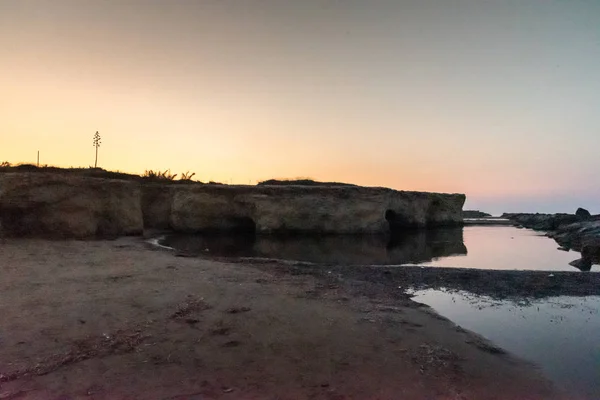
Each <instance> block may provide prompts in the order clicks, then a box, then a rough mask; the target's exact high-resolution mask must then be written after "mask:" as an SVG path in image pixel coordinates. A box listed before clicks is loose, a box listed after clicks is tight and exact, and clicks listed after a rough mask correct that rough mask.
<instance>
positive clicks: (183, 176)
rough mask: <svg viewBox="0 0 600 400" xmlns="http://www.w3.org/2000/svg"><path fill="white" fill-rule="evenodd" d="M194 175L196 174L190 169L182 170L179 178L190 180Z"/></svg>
mask: <svg viewBox="0 0 600 400" xmlns="http://www.w3.org/2000/svg"><path fill="white" fill-rule="evenodd" d="M195 175H196V173H195V172H192V173H190V171H188V172H184V173H183V174H181V178H179V179H180V180H182V181H191V180H192V178H193V177H194V176H195Z"/></svg>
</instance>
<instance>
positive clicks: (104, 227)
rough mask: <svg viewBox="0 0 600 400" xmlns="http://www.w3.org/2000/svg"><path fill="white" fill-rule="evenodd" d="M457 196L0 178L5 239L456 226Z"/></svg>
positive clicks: (353, 189) (355, 188)
mask: <svg viewBox="0 0 600 400" xmlns="http://www.w3.org/2000/svg"><path fill="white" fill-rule="evenodd" d="M464 201H465V196H464V195H462V194H440V193H423V192H405V191H395V190H391V189H385V188H366V187H359V186H335V187H334V186H268V185H264V186H228V185H204V184H186V185H181V184H170V183H140V182H136V181H125V180H112V179H100V178H90V177H81V176H70V175H64V174H46V173H4V174H0V228H1V229H2V231H3V232H4V233H5V234H9V235H53V236H60V237H76V238H84V237H94V236H118V235H130V234H138V233H141V232H142V231H143V228H144V227H146V228H161V229H171V230H174V231H178V232H199V231H211V230H212V231H252V232H258V233H291V232H306V233H338V234H350V233H351V234H355V233H356V234H360V233H387V232H390V231H392V232H393V231H401V230H402V229H405V228H424V227H434V226H448V225H449V226H452V225H461V224H462V206H463V204H464Z"/></svg>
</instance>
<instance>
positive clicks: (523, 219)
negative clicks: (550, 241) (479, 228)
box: [502, 213, 580, 231]
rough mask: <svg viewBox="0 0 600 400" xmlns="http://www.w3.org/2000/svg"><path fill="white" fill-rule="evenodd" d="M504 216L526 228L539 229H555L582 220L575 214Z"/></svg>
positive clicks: (503, 216) (503, 215)
mask: <svg viewBox="0 0 600 400" xmlns="http://www.w3.org/2000/svg"><path fill="white" fill-rule="evenodd" d="M502 218H507V219H510V220H511V221H514V222H516V223H517V224H518V225H521V226H523V227H525V228H529V229H534V230H537V231H553V230H556V229H558V227H560V226H561V225H568V224H572V223H574V222H578V221H580V219H579V217H577V216H576V215H575V214H539V213H536V214H527V213H523V214H509V213H504V214H502Z"/></svg>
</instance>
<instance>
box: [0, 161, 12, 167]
mask: <svg viewBox="0 0 600 400" xmlns="http://www.w3.org/2000/svg"><path fill="white" fill-rule="evenodd" d="M0 167H2V168H10V163H9V162H8V161H2V163H1V164H0Z"/></svg>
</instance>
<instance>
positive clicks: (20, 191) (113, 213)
mask: <svg viewBox="0 0 600 400" xmlns="http://www.w3.org/2000/svg"><path fill="white" fill-rule="evenodd" d="M0 229H1V232H4V234H9V235H14V236H37V235H42V236H56V237H75V238H85V237H93V236H119V235H133V234H139V233H141V232H142V231H143V220H142V212H141V191H140V186H139V184H138V183H134V182H127V181H120V180H108V179H96V178H88V177H77V176H65V175H60V174H45V173H5V174H0Z"/></svg>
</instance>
